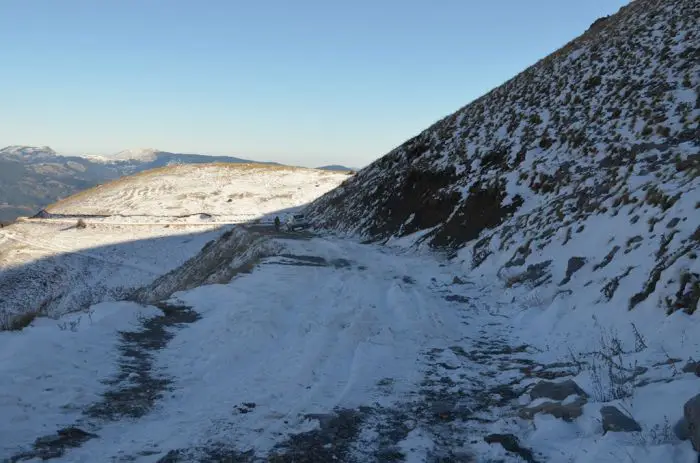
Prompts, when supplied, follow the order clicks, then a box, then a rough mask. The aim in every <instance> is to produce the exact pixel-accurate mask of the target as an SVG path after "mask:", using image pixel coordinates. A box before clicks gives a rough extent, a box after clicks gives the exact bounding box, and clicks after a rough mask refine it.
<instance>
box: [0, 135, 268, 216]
mask: <svg viewBox="0 0 700 463" xmlns="http://www.w3.org/2000/svg"><path fill="white" fill-rule="evenodd" d="M215 162H222V163H249V162H251V161H248V160H245V159H241V158H236V157H232V156H207V155H198V154H178V153H168V152H164V151H160V150H156V149H132V150H125V151H122V152H120V153H117V154H116V155H114V156H107V157H102V156H64V155H59V154H57V153H56V152H55V151H54V150H52V149H51V148H49V147H47V146H44V147H32V146H8V147H6V148H3V149H0V223H4V222H11V221H13V220H14V219H15V218H17V217H20V216H31V215H34V214H36V213H37V212H38V211H39V210H40V209H41V208H42V207H45V206H47V205H48V204H51V203H53V202H55V201H57V200H59V199H62V198H66V197H68V196H70V195H72V194H74V193H77V192H79V191H81V190H84V189H86V188H90V187H92V186H95V185H97V184H100V183H104V182H107V181H110V180H114V179H116V178H119V177H122V176H125V175H131V174H134V173H138V172H143V171H145V170H149V169H154V168H157V167H165V166H169V165H173V164H203V163H215ZM262 164H273V165H276V163H262Z"/></svg>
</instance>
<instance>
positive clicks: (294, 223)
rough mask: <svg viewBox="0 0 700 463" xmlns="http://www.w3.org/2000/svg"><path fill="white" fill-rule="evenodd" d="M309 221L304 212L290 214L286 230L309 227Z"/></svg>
mask: <svg viewBox="0 0 700 463" xmlns="http://www.w3.org/2000/svg"><path fill="white" fill-rule="evenodd" d="M309 225H310V224H309V221H308V220H307V218H306V216H305V215H304V214H292V215H290V216H289V217H288V218H287V223H286V227H287V230H288V231H294V230H296V229H304V228H309Z"/></svg>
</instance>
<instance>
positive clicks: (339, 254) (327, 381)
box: [0, 238, 475, 461]
mask: <svg viewBox="0 0 700 463" xmlns="http://www.w3.org/2000/svg"><path fill="white" fill-rule="evenodd" d="M279 242H280V243H281V244H282V246H283V247H284V252H282V253H280V255H278V256H275V257H270V258H266V259H264V260H263V261H262V262H260V264H259V266H258V268H257V269H256V270H255V271H253V272H252V273H251V274H246V275H242V276H239V277H238V278H235V279H234V280H233V281H232V282H231V283H230V284H226V285H209V286H203V287H199V288H197V289H194V290H191V291H187V292H183V293H177V294H175V295H174V299H173V300H175V301H176V302H177V303H178V304H182V305H186V306H189V307H192V309H193V310H194V311H196V312H198V313H199V314H200V315H201V319H200V320H198V321H196V322H194V323H191V324H188V325H186V326H183V327H181V328H180V329H177V330H176V333H175V337H174V338H173V339H172V340H171V341H170V342H169V343H168V344H167V345H166V346H165V347H164V348H163V349H161V350H159V351H157V352H154V353H152V354H153V364H152V369H153V371H154V372H157V374H162V375H164V377H168V378H171V380H172V382H171V386H170V388H169V390H168V391H166V392H165V393H164V395H163V397H162V398H161V399H160V400H158V401H157V402H156V404H155V407H154V408H153V409H152V410H151V411H150V413H147V414H146V415H145V416H143V417H141V418H139V419H128V420H117V421H110V420H99V419H94V418H91V417H89V416H86V415H84V414H81V410H80V408H81V404H83V405H82V407H83V408H85V407H86V406H87V405H88V402H89V401H88V400H80V401H76V402H75V403H73V404H71V405H72V407H71V408H70V410H64V407H65V406H66V405H67V404H66V403H65V401H63V400H56V401H52V400H50V399H49V397H51V394H49V392H48V391H50V390H52V389H53V388H54V387H55V386H54V385H53V383H54V382H55V381H57V380H59V381H61V385H60V387H61V389H62V390H64V393H63V394H61V395H59V396H58V397H57V399H60V398H63V397H66V396H71V397H72V396H74V395H75V393H74V392H71V391H77V390H83V391H84V392H83V393H82V395H84V394H87V395H88V396H90V397H93V402H94V401H95V398H96V397H97V396H98V395H99V394H101V393H104V392H105V385H104V384H100V383H99V380H102V381H104V380H105V379H108V378H109V374H108V372H110V371H112V375H114V374H115V373H114V372H115V371H116V366H114V365H113V366H112V367H109V366H107V365H102V367H101V369H100V374H98V375H97V377H96V376H95V373H96V371H95V368H96V366H95V365H94V363H98V364H103V363H105V362H106V361H107V359H109V358H111V359H112V360H110V361H109V362H110V363H112V364H114V363H116V362H117V359H116V357H115V356H117V355H118V354H117V352H112V353H110V352H108V351H105V346H106V345H110V343H109V342H108V341H107V339H108V338H109V337H111V338H113V339H114V341H113V343H112V345H113V346H114V349H115V350H116V349H117V347H118V346H117V344H116V343H117V340H118V339H117V332H116V329H117V328H118V327H121V328H120V329H124V328H123V327H122V325H123V324H117V325H115V327H114V330H113V331H110V330H108V332H107V333H105V332H103V331H102V330H104V329H106V327H105V326H104V325H103V324H101V323H96V324H95V325H93V324H92V322H89V321H88V320H84V319H83V320H81V322H80V323H79V324H78V326H77V327H75V331H71V330H70V329H68V330H66V329H65V327H64V328H63V329H60V328H58V327H56V326H53V327H51V326H48V325H50V322H42V323H43V324H42V326H40V327H30V328H29V329H27V330H25V332H24V333H22V334H21V335H20V334H17V333H0V342H2V343H3V344H4V345H7V343H8V342H11V343H19V344H21V346H20V345H17V344H14V348H13V355H20V356H22V355H24V356H26V357H27V359H26V361H24V362H23V361H21V359H18V358H12V359H10V358H8V357H3V358H2V360H3V361H4V363H0V368H2V369H3V372H4V373H8V372H11V373H12V375H2V378H3V379H2V382H3V384H2V390H3V391H4V392H3V394H4V400H3V401H2V403H1V405H0V406H1V407H2V412H3V415H4V416H7V417H11V418H12V421H22V422H24V423H25V426H24V427H22V428H21V430H19V429H15V432H13V433H12V434H4V433H3V434H2V435H5V436H11V439H0V441H1V442H0V456H3V457H7V456H10V455H12V454H17V453H18V451H20V450H26V449H27V448H28V446H29V447H31V444H32V443H33V441H34V440H35V439H36V438H38V437H41V436H42V435H46V434H50V433H51V432H55V430H56V429H55V428H57V427H61V426H66V425H68V424H70V423H71V421H74V422H75V423H77V426H79V427H80V428H81V429H85V430H86V431H89V432H92V433H95V434H96V435H97V436H98V437H95V438H92V439H90V440H88V441H87V442H85V443H84V444H83V445H82V446H80V447H78V448H75V449H71V450H67V451H66V453H65V454H64V455H63V456H62V457H61V459H62V460H64V461H95V458H98V456H99V459H102V460H105V461H108V460H112V459H119V458H123V457H126V456H129V457H130V458H136V460H137V461H157V460H158V459H159V458H161V457H163V455H165V454H167V453H168V452H172V451H180V454H181V455H190V457H191V458H204V457H203V456H202V455H199V456H197V455H196V452H197V451H199V452H205V453H206V452H211V451H212V449H220V448H225V449H226V450H227V451H228V452H229V454H230V455H234V454H235V453H236V452H244V451H252V452H254V453H255V455H257V456H261V455H266V454H268V453H269V452H282V450H280V448H279V445H280V444H281V443H283V442H285V441H287V440H288V439H289V438H290V436H293V435H295V434H298V433H300V432H303V431H308V430H311V429H314V428H315V427H316V426H317V425H318V421H317V420H309V419H308V415H309V414H318V415H319V416H322V415H327V414H331V413H333V411H334V410H338V409H343V410H345V409H357V407H361V406H364V407H375V408H376V407H381V408H386V409H391V408H392V407H395V406H396V405H397V404H399V403H409V402H413V401H415V400H416V397H417V395H416V394H417V391H418V390H419V389H420V388H421V383H422V382H424V381H425V379H426V375H427V374H428V373H427V371H428V368H429V365H428V363H426V357H425V356H426V353H427V352H430V351H434V350H435V349H440V350H443V349H447V348H449V347H450V346H453V345H458V344H460V342H461V341H463V340H464V338H465V333H467V332H468V331H469V329H470V328H469V326H468V324H467V321H466V319H467V318H468V317H469V316H474V315H475V314H473V313H472V314H471V315H470V314H469V313H466V312H465V309H467V308H468V306H467V305H465V304H461V303H458V302H454V301H452V302H450V301H448V300H446V299H445V295H446V294H451V293H452V291H453V290H454V289H455V287H454V285H451V282H452V280H453V278H454V276H455V275H454V273H452V272H453V270H454V269H449V268H446V267H441V266H440V264H439V263H438V262H437V261H434V260H433V261H431V260H426V259H425V258H420V257H417V256H415V255H399V254H397V253H394V252H392V251H389V250H386V249H380V248H377V247H373V246H366V245H360V244H357V243H353V242H350V241H340V240H332V239H322V238H315V239H312V240H279ZM463 288H464V287H463ZM117 305H118V304H117ZM472 309H473V307H472ZM95 310H96V311H97V312H98V313H99V312H100V311H103V310H104V311H105V312H106V313H113V312H114V310H115V309H114V304H112V305H110V304H106V305H103V306H98V307H96V309H95ZM128 310H129V311H133V310H135V309H134V308H133V306H129V307H128ZM142 310H143V312H144V315H143V317H152V316H154V312H153V310H151V309H148V308H144V309H142ZM137 312H138V309H137ZM96 318H98V319H101V318H100V316H97V317H96ZM144 319H145V318H144ZM63 323H65V322H63ZM97 331H100V334H99V335H98V336H96V332H97ZM35 333H36V336H41V338H42V340H43V341H42V342H40V343H39V344H38V345H39V346H43V344H45V343H46V342H53V343H55V345H57V346H59V347H58V348H54V349H44V348H43V347H42V350H43V353H42V355H43V356H44V357H45V359H46V362H45V367H44V371H43V377H44V378H46V379H45V380H35V381H31V380H30V378H29V376H30V374H31V373H30V372H31V371H33V370H34V368H33V366H32V362H31V360H30V359H31V358H32V356H33V355H34V350H33V348H32V347H31V345H32V343H33V342H34V341H35V337H34V336H35ZM59 339H60V341H59ZM51 340H53V341H51ZM98 343H99V345H100V346H101V347H100V348H96V347H97V346H96V344H98ZM67 345H70V349H71V352H74V351H77V352H79V354H78V355H77V358H75V359H74V360H73V362H75V363H76V366H75V371H76V374H74V375H72V376H71V377H70V378H69V380H68V381H65V378H63V379H59V378H62V371H63V370H64V368H65V365H63V363H61V362H58V363H56V369H55V371H54V368H52V363H51V361H50V357H52V356H58V357H62V358H63V357H65V355H66V352H65V349H66V347H67ZM2 351H3V352H7V349H6V348H3V349H2ZM70 355H75V354H70ZM46 357H49V358H46ZM9 365H11V370H8V366H9ZM81 372H82V373H84V374H85V377H83V376H81ZM151 373H153V372H149V374H151ZM134 374H137V375H138V374H139V373H138V372H136V373H134ZM132 379H133V378H132ZM96 380H98V382H97V383H96ZM34 396H36V397H34ZM38 398H42V399H41V400H39V399H38ZM27 403H31V404H33V406H32V407H30V408H27V407H26V406H25V405H22V404H27ZM47 417H53V418H52V419H49V420H47ZM426 432H427V431H426ZM355 437H357V436H355ZM404 437H405V436H404ZM381 445H385V444H382V443H381V442H379V441H377V442H374V443H365V444H364V445H363V446H362V447H363V448H362V449H355V451H356V452H360V451H361V453H366V452H367V450H368V449H369V448H371V447H372V446H375V447H377V449H379V447H380V446H381ZM392 445H399V442H394V443H393V444H392ZM191 452H195V453H191ZM338 452H339V453H338V456H339V457H340V456H341V455H340V454H341V453H342V452H341V451H340V450H338ZM343 452H350V450H349V449H346V450H343ZM343 455H346V457H347V458H349V456H350V453H343ZM190 457H183V459H184V460H187V459H188V458H190Z"/></svg>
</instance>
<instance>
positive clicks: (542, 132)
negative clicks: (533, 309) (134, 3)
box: [309, 0, 700, 313]
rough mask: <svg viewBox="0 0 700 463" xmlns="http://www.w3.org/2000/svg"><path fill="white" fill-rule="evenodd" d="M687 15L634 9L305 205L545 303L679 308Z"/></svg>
mask: <svg viewBox="0 0 700 463" xmlns="http://www.w3.org/2000/svg"><path fill="white" fill-rule="evenodd" d="M699 21H700V5H699V4H698V2H697V1H694V0H671V1H658V0H640V1H635V2H632V3H630V4H629V5H628V6H626V7H624V8H623V9H622V10H621V11H620V12H619V13H618V14H616V15H614V16H612V17H609V18H607V19H602V20H600V21H597V22H596V24H594V25H593V26H592V27H591V28H590V29H589V30H588V31H587V32H586V33H585V34H583V35H582V36H581V37H579V38H578V39H576V40H574V41H573V42H571V43H569V44H568V45H566V46H565V47H564V48H562V49H561V50H559V51H557V52H555V53H553V54H552V55H550V56H548V57H547V58H545V59H543V60H541V61H540V62H538V63H537V64H535V65H534V66H532V67H531V68H529V69H527V70H526V71H524V72H523V73H522V74H520V75H518V76H516V77H515V78H513V79H512V80H510V81H508V82H506V83H505V84H504V85H502V86H500V87H498V88H496V89H494V90H493V91H492V92H490V93H489V94H487V95H485V96H484V97H482V98H480V99H478V100H476V101H474V102H473V103H471V104H469V105H468V106H466V107H464V108H463V109H461V110H459V111H457V112H456V113H454V114H452V115H451V116H449V117H447V118H445V119H443V120H441V121H440V122H438V123H436V124H435V125H434V126H432V127H430V128H429V129H427V130H426V131H424V132H423V133H421V134H420V135H418V136H417V137H415V138H413V139H411V140H409V141H408V142H406V143H405V144H404V145H402V146H400V147H398V148H396V149H395V150H394V151H392V152H391V153H389V154H388V155H386V156H385V157H383V158H381V159H379V160H378V161H376V162H375V163H373V164H372V165H371V166H369V167H368V168H366V169H363V170H362V171H360V172H359V173H358V175H356V176H355V177H353V178H352V179H349V180H348V181H347V182H346V183H345V184H344V185H343V186H342V187H341V188H339V189H337V190H335V191H333V192H331V193H330V194H328V195H326V196H325V197H323V198H321V199H319V200H318V201H317V202H316V203H314V204H313V205H312V206H311V207H310V209H309V210H310V212H311V213H312V214H313V215H314V216H316V217H317V218H318V220H319V221H321V222H323V223H325V224H326V225H327V226H329V227H331V228H333V229H335V230H337V231H340V232H343V233H350V234H359V235H361V236H363V237H364V238H369V239H372V240H384V239H389V238H391V237H400V236H406V235H410V234H413V233H418V234H417V235H416V236H420V238H419V241H420V242H423V243H425V244H428V245H430V246H431V247H433V248H437V249H448V250H451V251H452V252H453V255H456V254H457V251H459V252H458V255H459V257H460V259H464V260H465V262H467V263H468V264H469V265H470V266H471V268H473V269H476V270H478V271H481V272H485V271H491V270H494V271H495V270H500V275H501V276H502V277H503V278H504V279H505V280H506V281H507V282H508V284H512V285H519V284H523V283H527V284H530V285H531V286H541V287H542V288H543V289H542V292H543V293H545V294H543V295H541V296H539V297H542V298H543V299H544V300H548V299H551V298H552V297H553V295H554V294H555V293H561V292H562V291H565V292H569V291H574V292H576V293H581V292H582V291H585V292H586V293H587V294H590V295H592V294H596V297H595V298H594V299H595V301H592V302H608V301H612V302H614V303H615V304H616V305H618V306H621V307H626V308H629V309H633V308H635V307H637V306H638V305H639V304H641V303H649V304H651V305H653V306H661V307H662V309H663V310H667V311H669V312H672V311H675V310H684V311H686V312H688V313H692V312H693V311H694V310H695V308H696V306H697V303H698V294H699V293H700V279H699V278H698V273H700V267H698V265H700V263H699V261H698V260H697V258H696V257H697V251H698V248H699V247H700V228H698V224H700V209H698V208H699V207H700V175H699V174H700V154H699V153H700V129H699V125H698V124H699V122H700V59H699V58H698V50H699V49H700V28H698V27H697V25H698V22H699ZM579 270H581V271H579ZM577 271H578V272H577ZM573 272H577V273H576V274H575V275H574V274H573ZM550 283H551V284H550ZM618 286H619V287H620V289H619V291H616V290H617V289H618ZM583 288H586V289H585V290H584V289H583Z"/></svg>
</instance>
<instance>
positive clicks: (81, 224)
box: [75, 219, 87, 230]
mask: <svg viewBox="0 0 700 463" xmlns="http://www.w3.org/2000/svg"><path fill="white" fill-rule="evenodd" d="M75 228H77V229H78V230H82V229H83V228H87V224H86V223H85V221H84V220H83V219H78V222H76V224H75Z"/></svg>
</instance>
